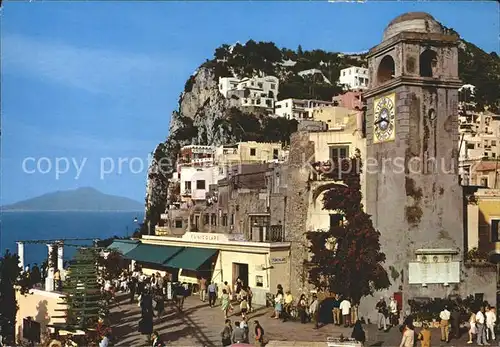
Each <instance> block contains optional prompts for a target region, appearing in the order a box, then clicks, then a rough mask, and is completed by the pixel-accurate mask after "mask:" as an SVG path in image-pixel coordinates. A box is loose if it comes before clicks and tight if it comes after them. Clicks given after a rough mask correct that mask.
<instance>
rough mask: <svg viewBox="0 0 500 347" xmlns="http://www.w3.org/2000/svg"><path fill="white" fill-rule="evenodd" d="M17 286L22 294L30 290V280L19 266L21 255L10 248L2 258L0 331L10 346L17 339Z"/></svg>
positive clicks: (0, 270)
mask: <svg viewBox="0 0 500 347" xmlns="http://www.w3.org/2000/svg"><path fill="white" fill-rule="evenodd" d="M16 287H18V288H19V290H20V292H21V294H26V293H27V292H28V290H29V280H28V277H27V275H26V274H24V273H23V272H22V269H21V267H20V266H19V257H18V256H17V254H12V253H10V252H9V250H6V251H5V254H4V256H3V257H1V258H0V329H1V330H0V331H1V335H2V336H4V337H5V339H6V342H7V344H8V345H9V346H10V345H11V344H13V342H14V341H15V326H16V313H17V308H18V307H17V301H16Z"/></svg>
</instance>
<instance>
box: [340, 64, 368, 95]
mask: <svg viewBox="0 0 500 347" xmlns="http://www.w3.org/2000/svg"><path fill="white" fill-rule="evenodd" d="M339 84H340V85H343V86H345V87H346V88H347V89H350V90H354V89H367V88H368V87H369V85H370V77H369V73H368V69H367V68H364V67H359V66H351V67H348V68H346V69H342V70H340V76H339Z"/></svg>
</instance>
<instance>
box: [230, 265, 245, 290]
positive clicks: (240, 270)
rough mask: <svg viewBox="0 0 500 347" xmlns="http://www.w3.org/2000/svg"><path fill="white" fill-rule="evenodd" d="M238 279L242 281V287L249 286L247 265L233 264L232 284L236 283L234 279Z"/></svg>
mask: <svg viewBox="0 0 500 347" xmlns="http://www.w3.org/2000/svg"><path fill="white" fill-rule="evenodd" d="M238 277H239V278H240V280H242V281H243V285H245V286H247V285H249V283H248V264H241V263H233V284H234V283H236V279H238Z"/></svg>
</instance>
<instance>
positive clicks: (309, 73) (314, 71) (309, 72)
mask: <svg viewBox="0 0 500 347" xmlns="http://www.w3.org/2000/svg"><path fill="white" fill-rule="evenodd" d="M298 75H299V76H300V77H302V78H304V77H305V76H314V75H319V78H321V79H322V80H323V82H325V83H328V84H332V83H331V82H330V80H329V79H328V78H326V76H325V75H324V74H323V72H322V71H321V70H319V69H309V70H302V71H300V72H299V73H298Z"/></svg>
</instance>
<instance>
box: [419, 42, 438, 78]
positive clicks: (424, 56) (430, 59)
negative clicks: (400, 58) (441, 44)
mask: <svg viewBox="0 0 500 347" xmlns="http://www.w3.org/2000/svg"><path fill="white" fill-rule="evenodd" d="M437 61H438V60H437V53H436V52H435V51H433V50H432V49H426V50H424V51H423V52H422V53H421V54H420V77H437V76H436V72H437V71H436V70H437Z"/></svg>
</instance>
